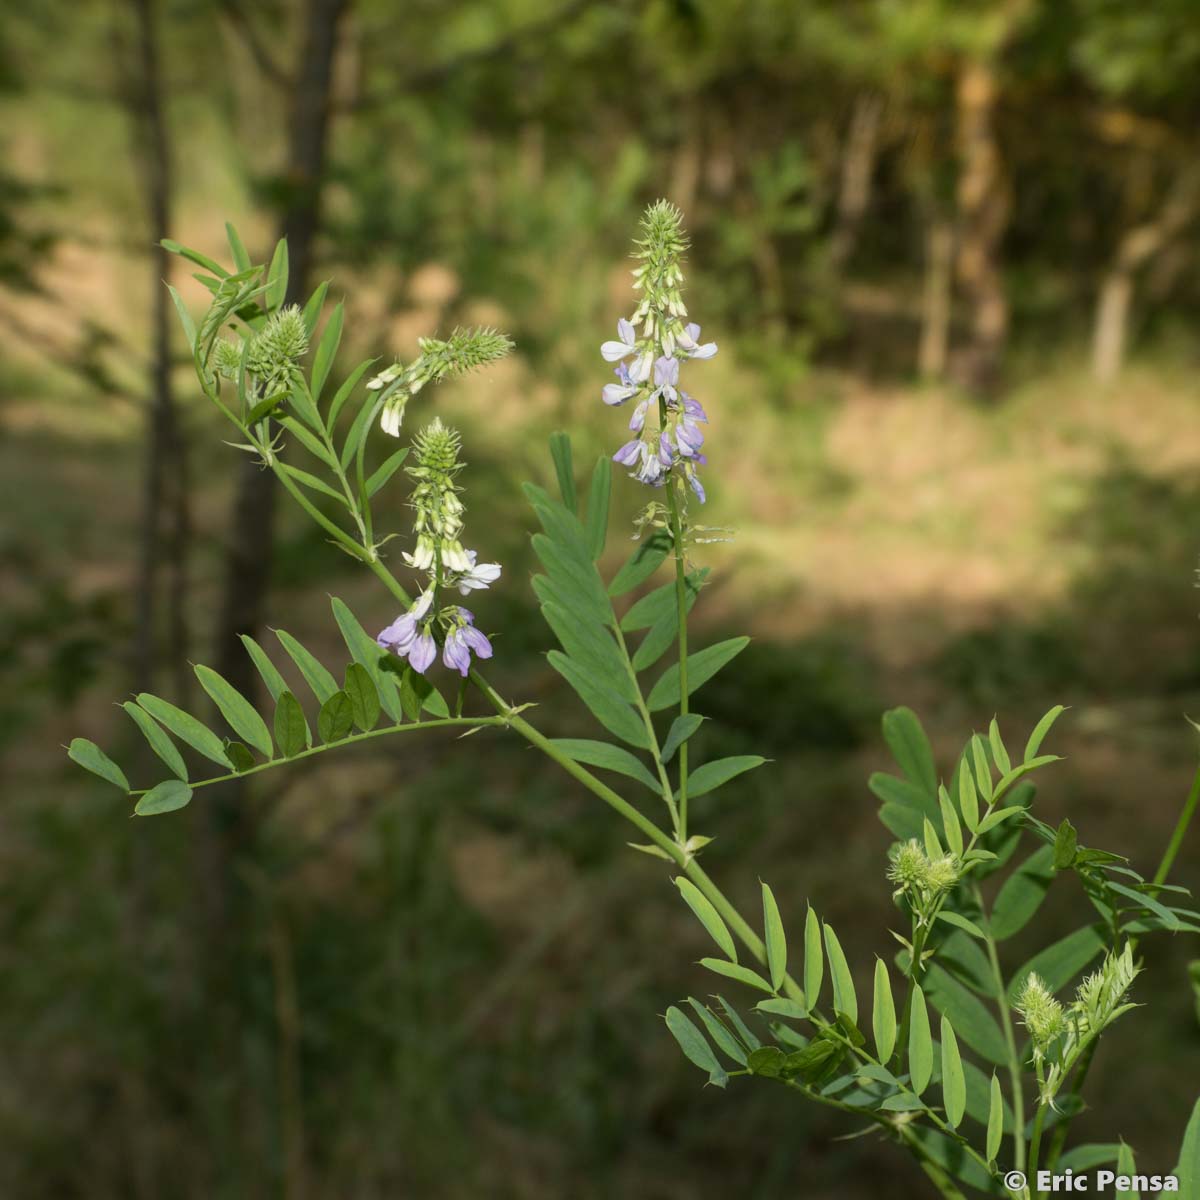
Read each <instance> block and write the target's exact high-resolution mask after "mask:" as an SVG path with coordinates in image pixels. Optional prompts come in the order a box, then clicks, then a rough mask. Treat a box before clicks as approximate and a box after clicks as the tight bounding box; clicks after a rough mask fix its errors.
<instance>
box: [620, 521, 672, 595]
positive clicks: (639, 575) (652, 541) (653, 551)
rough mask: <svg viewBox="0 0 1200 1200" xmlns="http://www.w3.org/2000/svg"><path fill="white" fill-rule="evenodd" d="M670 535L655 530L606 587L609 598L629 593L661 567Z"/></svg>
mask: <svg viewBox="0 0 1200 1200" xmlns="http://www.w3.org/2000/svg"><path fill="white" fill-rule="evenodd" d="M671 546H672V543H671V538H670V535H669V534H667V533H666V532H664V531H663V530H661V529H660V530H657V531H655V533H653V534H652V535H651V536H650V537H648V538H647V539H646V540H645V541H644V542H642V543H641V544H640V545H639V546H638V548H637V549H636V550H635V551H634V552H633V554H632V555H631V556H630V558H629V561H628V562H627V563H626V564H625V565H624V566H623V567H622V568H621V569H620V570H619V571H618V572H617V573H616V575H615V576H613V580H612V582H611V583H610V584H609V585H608V594H609V595H610V596H613V597H616V596H623V595H625V593H626V592H631V591H633V589H634V588H635V587H637V586H638V584H639V583H645V581H646V580H647V579H649V578H650V576H651V575H653V574H654V572H655V571H657V570H658V568H659V567H660V566H662V562H663V559H664V558H666V557H667V554H668V553H669V552H670V550H671Z"/></svg>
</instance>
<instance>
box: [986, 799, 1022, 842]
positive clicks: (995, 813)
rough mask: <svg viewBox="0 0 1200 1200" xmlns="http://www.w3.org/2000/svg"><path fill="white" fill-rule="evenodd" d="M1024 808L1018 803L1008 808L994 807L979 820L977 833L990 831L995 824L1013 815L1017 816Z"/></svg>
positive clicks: (1009, 818)
mask: <svg viewBox="0 0 1200 1200" xmlns="http://www.w3.org/2000/svg"><path fill="white" fill-rule="evenodd" d="M1024 811H1025V810H1024V809H1023V808H1022V807H1021V806H1020V805H1019V804H1014V805H1012V806H1011V807H1010V808H994V809H992V811H991V812H990V813H988V815H987V816H986V817H984V818H983V820H982V821H980V822H979V833H980V836H982V835H983V834H985V833H989V832H991V830H993V829H995V828H996V826H997V825H999V824H1001V823H1002V822H1004V821H1008V820H1011V819H1012V818H1013V817H1019V816H1020V815H1021V814H1022V813H1023V812H1024Z"/></svg>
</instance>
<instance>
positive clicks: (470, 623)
mask: <svg viewBox="0 0 1200 1200" xmlns="http://www.w3.org/2000/svg"><path fill="white" fill-rule="evenodd" d="M456 611H457V614H458V619H459V620H460V621H462V622H463V624H461V625H456V626H455V627H454V628H453V629H451V630H450V632H449V633H448V634H446V644H445V645H444V646H443V647H442V662H444V663H445V664H446V666H448V667H449V668H450V669H451V670H452V671H458V672H459V674H461V675H466V674H467V673H468V672H469V671H470V670H471V655H472V654H474V655H475V657H476V658H491V657H492V643H491V642H489V641H488V639H487V638H486V637H485V636H484V635H483V634H482V633H480V632H479V630H478V629H476V628H475V614H474V613H472V612H471V611H470V610H469V609H466V608H462V607H461V606H459V607H458V608H457V609H456Z"/></svg>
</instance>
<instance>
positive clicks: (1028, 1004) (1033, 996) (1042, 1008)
mask: <svg viewBox="0 0 1200 1200" xmlns="http://www.w3.org/2000/svg"><path fill="white" fill-rule="evenodd" d="M1013 1007H1014V1008H1016V1010H1017V1012H1018V1013H1019V1014H1020V1016H1021V1020H1022V1022H1023V1023H1024V1025H1025V1028H1026V1029H1028V1030H1029V1035H1030V1037H1031V1038H1033V1044H1034V1050H1035V1053H1037V1054H1038V1055H1039V1056H1040V1055H1044V1054H1045V1053H1046V1051H1047V1050H1048V1049H1049V1047H1050V1044H1051V1043H1052V1042H1053V1041H1054V1039H1055V1038H1057V1037H1058V1036H1059V1035H1060V1034H1061V1033H1062V1032H1063V1031H1064V1030H1065V1029H1066V1027H1067V1017H1066V1013H1065V1011H1064V1010H1063V1006H1062V1005H1061V1004H1060V1003H1059V1002H1058V1001H1057V1000H1055V998H1054V997H1053V996H1052V995H1051V993H1050V990H1049V989H1048V988H1047V987H1046V985H1045V984H1044V983H1043V982H1042V980H1041V977H1040V976H1039V975H1038V974H1037V972H1031V973H1030V975H1029V978H1028V979H1026V980H1025V984H1024V986H1023V987H1022V988H1021V994H1020V995H1019V996H1018V997H1017V1000H1016V1004H1015V1005H1014V1006H1013Z"/></svg>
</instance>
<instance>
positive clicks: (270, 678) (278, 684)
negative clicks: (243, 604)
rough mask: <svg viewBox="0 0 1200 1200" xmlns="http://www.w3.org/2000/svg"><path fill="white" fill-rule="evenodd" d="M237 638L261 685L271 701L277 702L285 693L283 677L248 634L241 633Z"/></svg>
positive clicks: (285, 685)
mask: <svg viewBox="0 0 1200 1200" xmlns="http://www.w3.org/2000/svg"><path fill="white" fill-rule="evenodd" d="M238 636H239V637H240V638H241V639H242V645H243V646H245V647H246V652H247V653H248V654H249V655H250V658H251V660H252V661H253V663H254V666H255V667H256V668H257V670H258V673H259V675H260V676H261V677H262V681H263V683H265V684H266V685H267V691H268V692H270V693H271V699H272V700H278V699H279V697H280V695H281V694H282V693H283V692H286V691H287V683H286V681H285V680H284V678H283V676H282V675H280V673H279V671H278V669H277V668H276V666H275V664H274V663H273V662H272V661H271V660H270V658H268V657H267V652H266V651H265V650H264V649H263V648H262V647H261V646H260V645H259V644H258V643H257V642H256V641H255V640H254V639H253V638H252V637H251V636H250V635H249V634H247V633H242V634H239V635H238Z"/></svg>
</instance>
